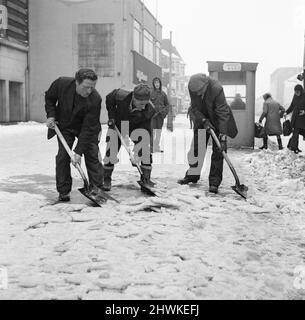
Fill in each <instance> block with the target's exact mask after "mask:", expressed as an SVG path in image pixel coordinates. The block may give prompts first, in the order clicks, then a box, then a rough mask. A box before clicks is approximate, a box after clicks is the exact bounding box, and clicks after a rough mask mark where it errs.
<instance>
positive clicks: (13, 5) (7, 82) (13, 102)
mask: <svg viewBox="0 0 305 320" xmlns="http://www.w3.org/2000/svg"><path fill="white" fill-rule="evenodd" d="M28 43H29V37H28V0H18V1H16V0H0V122H1V123H4V122H18V121H26V120H28V95H27V92H28Z"/></svg>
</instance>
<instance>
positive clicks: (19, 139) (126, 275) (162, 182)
mask: <svg viewBox="0 0 305 320" xmlns="http://www.w3.org/2000/svg"><path fill="white" fill-rule="evenodd" d="M187 126H188V122H187V121H185V119H184V118H182V117H179V118H178V123H177V128H187ZM177 130H178V129H177ZM104 135H105V130H104ZM175 135H178V133H177V132H175ZM169 136H172V134H170V133H168V132H164V138H165V139H166V138H169ZM190 138H191V134H190V132H188V133H186V134H185V144H186V147H187V148H188V146H189V143H190ZM177 140H179V144H176V147H175V148H173V150H174V151H175V152H176V153H177V154H179V156H180V158H181V156H182V158H183V155H184V150H183V148H181V147H180V146H181V144H183V143H181V139H177ZM103 141H104V140H103ZM0 146H1V153H0V162H1V167H0V216H1V224H0V270H1V269H2V270H4V269H5V270H6V271H7V275H8V288H7V289H6V290H3V289H2V290H1V281H0V299H105V300H106V299H303V298H304V297H305V290H302V289H298V288H299V286H298V285H297V283H298V281H297V280H298V275H297V274H296V273H295V271H296V270H297V269H296V268H301V271H302V270H304V268H305V261H304V252H305V238H304V232H305V223H304V214H305V210H304V209H305V205H304V204H305V192H304V191H305V189H304V179H305V173H304V169H305V162H304V160H305V158H304V156H301V155H298V156H296V155H294V154H292V153H290V152H289V151H287V150H284V151H281V152H279V151H276V150H271V151H263V152H258V151H257V150H256V151H253V152H252V151H237V150H229V155H230V157H231V158H232V162H233V164H234V165H236V169H237V172H238V173H239V175H240V178H241V182H242V183H245V184H246V185H248V186H249V189H250V190H249V199H248V200H247V201H245V200H243V199H242V198H240V197H239V196H238V195H237V194H235V193H234V192H233V191H232V190H231V186H232V185H234V179H233V177H232V175H231V172H230V171H229V169H228V167H227V166H226V165H225V172H224V182H223V185H222V187H221V189H220V194H219V195H211V194H209V193H208V192H207V190H208V182H207V176H208V169H209V158H210V151H209V152H208V156H207V160H208V161H207V163H206V164H205V166H204V170H203V175H202V179H201V181H200V184H199V185H198V186H197V187H194V186H179V185H177V183H176V181H177V179H178V178H181V177H183V175H184V172H185V170H186V169H187V166H186V164H183V161H181V163H180V164H179V161H176V162H177V163H176V164H165V165H161V164H160V163H162V162H165V163H166V161H165V160H164V157H165V156H164V155H163V156H162V155H160V154H157V155H155V159H154V162H155V165H154V171H153V179H154V180H156V181H158V182H159V187H160V190H161V191H162V195H161V197H160V198H149V197H147V196H145V195H143V194H142V193H141V192H140V191H139V188H138V185H137V183H136V181H137V179H138V176H137V172H136V170H135V169H134V168H132V167H131V166H130V165H128V161H125V163H123V164H120V165H118V166H117V168H116V170H115V172H114V175H113V178H114V188H113V191H112V192H111V195H113V196H115V197H116V198H117V199H118V200H119V201H120V203H119V204H116V203H111V202H108V203H107V204H106V205H105V206H104V207H103V208H94V207H91V206H90V203H88V202H87V200H86V198H84V197H82V195H81V194H80V193H78V192H77V187H81V186H82V183H81V180H80V179H79V177H78V175H77V172H76V171H75V170H73V176H74V178H75V179H74V186H73V190H74V191H73V194H72V197H73V199H72V202H71V203H69V204H58V205H55V206H51V205H49V203H50V201H52V200H54V199H55V198H56V196H57V194H56V192H55V179H54V165H55V160H54V156H55V153H56V148H57V146H56V141H55V140H54V141H49V142H47V141H46V129H45V127H44V126H42V125H38V124H30V125H19V126H10V127H1V126H0ZM101 148H102V150H103V152H104V148H105V145H104V143H101ZM179 148H180V149H179ZM271 149H276V148H273V146H271ZM304 151H305V149H304ZM175 152H173V153H175ZM122 157H123V158H124V159H125V160H126V159H127V158H126V154H125V155H124V153H123V155H122ZM182 158H181V159H182ZM122 162H124V161H122ZM304 289H305V287H304Z"/></svg>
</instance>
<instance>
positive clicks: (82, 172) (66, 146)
mask: <svg viewBox="0 0 305 320" xmlns="http://www.w3.org/2000/svg"><path fill="white" fill-rule="evenodd" d="M54 130H55V132H56V134H57V136H58V138H59V140H60V142H61V143H62V145H63V146H64V148H65V150H66V151H67V153H68V155H69V156H70V158H71V160H74V154H73V152H72V150H71V149H70V147H69V146H68V144H67V141H66V139H65V138H64V136H63V135H62V133H61V132H60V130H59V128H58V126H57V125H56V124H55V128H54ZM75 168H76V169H77V170H78V172H79V173H80V175H81V177H82V179H83V180H84V184H85V187H86V188H89V182H88V180H87V177H86V176H85V173H84V171H83V169H82V168H81V166H80V165H79V164H78V163H77V164H76V165H75Z"/></svg>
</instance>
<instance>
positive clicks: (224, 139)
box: [219, 134, 228, 153]
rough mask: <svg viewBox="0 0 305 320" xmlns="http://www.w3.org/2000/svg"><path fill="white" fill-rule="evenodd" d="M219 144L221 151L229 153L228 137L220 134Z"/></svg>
mask: <svg viewBox="0 0 305 320" xmlns="http://www.w3.org/2000/svg"><path fill="white" fill-rule="evenodd" d="M219 142H220V145H221V151H224V152H225V153H227V151H228V145H227V136H226V135H225V134H220V135H219Z"/></svg>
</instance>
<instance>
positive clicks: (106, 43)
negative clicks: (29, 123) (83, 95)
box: [19, 0, 162, 122]
mask: <svg viewBox="0 0 305 320" xmlns="http://www.w3.org/2000/svg"><path fill="white" fill-rule="evenodd" d="M29 1H30V17H29V22H30V59H29V61H30V119H31V120H35V121H44V120H45V111H44V107H43V105H44V92H45V91H46V90H47V89H48V87H49V86H50V84H51V82H52V81H53V80H55V79H56V78H57V77H59V76H63V75H65V76H74V74H75V71H76V70H77V69H79V68H92V69H94V70H95V71H96V72H97V74H98V76H99V81H98V84H97V90H98V91H99V93H100V94H101V95H102V98H103V112H102V121H103V122H105V121H106V120H107V113H106V108H105V105H104V102H105V96H106V95H107V94H108V93H109V92H111V91H112V90H113V89H116V88H119V87H124V88H126V89H133V87H134V86H135V85H136V84H138V83H140V82H148V83H149V84H151V82H152V79H153V78H154V77H155V76H159V77H162V69H161V66H160V57H161V41H162V26H161V25H160V23H159V22H158V21H157V20H156V18H155V17H154V16H153V15H152V14H151V13H150V11H149V10H148V9H147V8H146V6H145V5H144V3H143V2H142V1H140V0H89V1H88V0H87V1H86V0H85V1H75V0H74V1H72V0H29ZM19 2H20V1H19Z"/></svg>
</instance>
